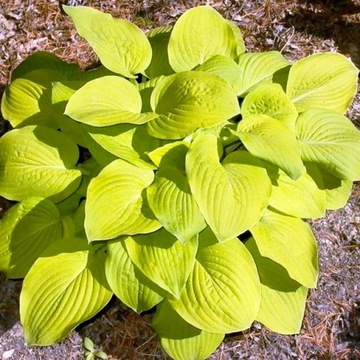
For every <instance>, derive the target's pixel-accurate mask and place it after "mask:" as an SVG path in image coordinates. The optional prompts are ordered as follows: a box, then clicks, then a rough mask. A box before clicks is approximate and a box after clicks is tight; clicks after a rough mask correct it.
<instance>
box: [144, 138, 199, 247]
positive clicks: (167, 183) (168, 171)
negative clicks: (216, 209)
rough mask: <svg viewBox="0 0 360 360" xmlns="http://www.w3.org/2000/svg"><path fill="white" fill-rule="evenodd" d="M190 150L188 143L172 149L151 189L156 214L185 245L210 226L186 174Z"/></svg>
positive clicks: (150, 202)
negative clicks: (187, 154) (202, 213)
mask: <svg viewBox="0 0 360 360" xmlns="http://www.w3.org/2000/svg"><path fill="white" fill-rule="evenodd" d="M187 151H188V145H186V143H184V142H181V143H180V144H178V145H177V146H176V147H172V148H170V150H169V151H168V152H166V153H165V155H163V157H162V160H161V163H160V167H159V170H158V171H157V173H156V178H155V181H154V183H153V184H152V185H151V186H150V187H149V188H148V189H147V198H148V201H149V206H150V208H151V210H152V211H153V212H154V214H155V216H156V217H157V218H158V220H159V221H160V222H161V224H162V225H163V226H164V228H165V229H166V230H168V231H169V232H170V233H172V234H173V235H175V236H176V237H177V238H178V239H179V240H180V241H181V242H182V243H184V244H185V243H187V242H188V241H190V240H191V239H192V238H193V237H194V236H195V235H196V234H198V233H199V232H200V231H201V230H203V229H204V228H205V227H206V224H205V221H204V218H203V216H202V215H201V212H200V210H199V207H198V205H197V204H196V201H195V199H194V197H193V196H192V194H191V191H190V187H189V182H188V179H187V176H186V174H185V155H186V153H187ZM177 157H178V158H179V161H178V162H176V161H175V159H176V158H177Z"/></svg>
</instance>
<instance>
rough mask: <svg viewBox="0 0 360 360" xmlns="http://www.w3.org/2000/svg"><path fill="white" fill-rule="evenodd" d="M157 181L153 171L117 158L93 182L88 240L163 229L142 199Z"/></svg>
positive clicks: (87, 206)
mask: <svg viewBox="0 0 360 360" xmlns="http://www.w3.org/2000/svg"><path fill="white" fill-rule="evenodd" d="M153 180H154V173H153V171H152V170H149V169H144V168H139V167H137V166H134V165H131V164H129V163H128V162H126V161H124V160H121V159H118V160H115V161H113V162H112V163H110V164H109V165H108V166H106V167H105V168H104V169H103V170H102V171H101V172H100V174H99V175H98V176H97V177H96V178H94V179H92V180H91V182H90V184H89V187H88V192H87V201H86V218H85V229H86V234H87V238H88V239H89V241H93V240H108V239H113V238H115V237H117V236H120V235H133V234H141V233H148V232H152V231H155V230H157V229H159V228H160V227H161V225H160V223H159V222H158V221H157V220H155V218H154V216H153V214H152V213H151V211H150V210H149V209H148V207H147V205H146V203H144V200H143V191H144V189H145V188H147V187H148V186H149V185H150V184H151V183H152V182H153Z"/></svg>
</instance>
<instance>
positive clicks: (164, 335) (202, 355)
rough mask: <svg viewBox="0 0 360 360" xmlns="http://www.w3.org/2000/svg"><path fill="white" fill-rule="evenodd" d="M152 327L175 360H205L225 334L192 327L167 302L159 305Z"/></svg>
mask: <svg viewBox="0 0 360 360" xmlns="http://www.w3.org/2000/svg"><path fill="white" fill-rule="evenodd" d="M152 325H153V327H154V329H155V331H156V333H157V334H158V336H159V337H160V343H161V346H162V347H163V348H164V349H165V351H166V352H167V353H168V354H169V355H170V356H171V357H172V358H173V359H192V360H205V359H207V358H208V357H209V356H210V355H211V353H212V352H213V351H215V349H216V348H217V347H218V346H219V345H220V343H221V342H222V341H223V339H224V334H214V333H210V332H206V331H204V330H200V329H197V328H196V327H194V326H192V325H190V324H189V323H187V322H186V321H185V320H184V319H183V318H182V317H181V316H179V314H178V313H177V312H176V311H174V310H173V309H172V307H171V306H170V305H169V303H168V302H167V301H164V302H163V303H161V304H160V305H159V307H158V309H157V311H156V314H155V316H154V319H153V324H152Z"/></svg>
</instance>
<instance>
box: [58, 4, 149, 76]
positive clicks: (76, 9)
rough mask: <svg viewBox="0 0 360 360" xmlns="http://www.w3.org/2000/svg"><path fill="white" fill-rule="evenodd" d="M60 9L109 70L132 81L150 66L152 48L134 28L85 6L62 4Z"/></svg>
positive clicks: (140, 32)
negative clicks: (69, 18)
mask: <svg viewBox="0 0 360 360" xmlns="http://www.w3.org/2000/svg"><path fill="white" fill-rule="evenodd" d="M63 9H64V11H65V12H66V13H67V14H68V15H69V16H70V17H71V19H72V21H73V22H74V23H75V26H76V29H77V31H78V33H79V35H80V36H82V37H83V38H85V39H86V40H87V41H88V43H89V44H90V45H91V47H92V48H93V49H94V51H95V53H96V55H97V56H98V57H99V58H100V61H101V62H102V64H103V65H104V66H106V67H107V68H108V69H109V70H111V71H113V72H115V73H117V74H120V75H123V76H126V77H129V78H134V77H135V74H138V73H142V72H144V71H145V69H146V68H147V67H148V66H149V64H150V61H151V46H150V43H149V41H148V39H147V38H146V35H145V34H144V33H143V32H142V31H141V30H140V29H139V28H138V27H137V26H136V25H134V24H132V23H131V22H129V21H127V20H123V19H114V18H113V17H112V16H111V15H110V14H105V13H102V12H101V11H99V10H96V9H93V8H90V7H86V6H65V5H63Z"/></svg>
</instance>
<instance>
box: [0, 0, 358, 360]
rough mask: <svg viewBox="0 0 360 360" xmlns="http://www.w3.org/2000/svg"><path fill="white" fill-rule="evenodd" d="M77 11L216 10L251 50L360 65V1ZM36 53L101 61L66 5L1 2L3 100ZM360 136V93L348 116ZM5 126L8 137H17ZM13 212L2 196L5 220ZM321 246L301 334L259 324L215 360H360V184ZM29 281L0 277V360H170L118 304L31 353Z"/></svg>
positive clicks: (158, 21)
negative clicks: (25, 292)
mask: <svg viewBox="0 0 360 360" xmlns="http://www.w3.org/2000/svg"><path fill="white" fill-rule="evenodd" d="M62 2H67V3H76V2H77V3H78V4H80V3H81V4H83V5H88V6H92V7H95V8H97V9H100V10H103V11H105V12H109V13H111V14H112V15H114V16H116V17H122V18H126V19H128V20H131V21H133V22H135V23H136V24H137V25H138V26H140V27H142V28H143V29H150V28H153V27H156V26H159V25H164V24H171V23H174V22H175V20H176V19H177V18H178V17H179V16H180V15H181V14H182V13H183V12H184V11H185V10H186V9H187V8H191V7H193V6H196V5H199V4H204V3H208V4H210V5H212V6H213V7H215V8H216V9H217V10H218V11H219V12H221V13H222V14H223V15H224V16H225V17H226V18H228V19H232V20H233V21H235V22H236V23H237V25H238V26H239V27H240V29H241V30H242V32H243V35H244V38H245V42H246V45H247V49H248V50H249V51H264V50H279V51H281V52H282V53H283V54H284V55H285V56H286V57H287V58H288V59H290V60H296V59H299V58H302V57H304V56H306V55H308V54H312V53H314V52H323V51H337V52H340V53H342V54H344V55H346V56H348V57H351V59H352V61H353V62H354V63H355V65H356V66H357V67H360V1H358V0H333V1H331V0H314V1H305V0H295V1H287V0H264V1H260V0H254V1H252V0H243V1H233V0H225V1H215V0H214V1H196V0H191V1H165V0H148V1H146V0H141V1H126V0H123V1H121V2H120V1H113V0H105V1H95V0H88V1H86V0H82V1H80V0H78V1H70V0H69V1H62ZM37 50H45V51H50V52H53V53H55V54H56V55H58V56H60V57H62V58H63V59H65V60H67V61H69V62H76V63H78V64H79V65H80V66H81V67H83V68H86V67H89V66H94V64H95V63H96V62H97V58H96V56H95V55H94V53H93V52H92V50H91V49H90V48H89V46H88V45H87V44H86V43H85V42H84V41H83V40H82V39H80V38H79V37H78V36H77V34H76V31H75V29H74V26H73V25H72V24H71V22H70V21H69V19H67V18H66V17H65V15H63V14H62V13H61V11H60V7H59V2H58V1H57V0H39V1H35V0H25V1H23V0H2V1H1V3H0V96H1V92H2V91H3V89H4V87H5V86H6V85H7V84H8V83H9V79H10V73H11V70H12V69H14V68H15V67H16V66H17V65H18V64H19V62H20V61H21V60H23V59H24V58H26V57H27V56H28V55H30V54H31V53H33V52H35V51H37ZM348 116H349V117H350V119H351V120H352V121H353V122H354V123H355V124H356V125H357V126H358V127H359V128H360V94H359V93H358V94H357V97H356V99H355V101H354V103H353V105H352V107H351V109H350V110H349V112H348ZM8 128H9V127H8V124H7V123H6V122H4V121H3V120H1V119H0V136H1V134H3V133H4V132H6V131H7V130H8ZM9 206H10V204H9V203H8V202H7V201H5V200H4V199H1V198H0V214H2V213H3V212H4V211H5V210H6V208H8V207H9ZM311 225H312V228H313V231H314V233H315V235H316V238H317V239H318V245H319V260H320V276H319V281H318V286H317V288H316V289H314V290H312V291H311V292H310V295H309V298H308V301H307V309H306V313H305V318H304V322H303V327H302V330H301V332H300V334H298V335H293V336H282V335H277V334H275V333H273V332H271V331H269V330H267V329H266V328H264V327H262V326H261V325H260V324H257V323H255V324H254V325H253V326H252V328H251V329H249V330H247V331H244V332H242V333H239V334H234V335H231V336H228V337H226V339H225V341H224V342H223V344H222V345H221V346H220V348H219V349H218V350H217V351H216V353H214V354H213V355H212V356H211V359H212V360H215V359H216V360H218V359H223V360H225V359H254V360H258V359H277V360H283V359H284V360H285V359H304V360H305V359H306V360H308V359H314V360H315V359H319V360H327V359H329V360H330V359H334V360H337V359H349V360H356V359H360V185H359V184H355V185H354V188H353V192H352V196H351V198H350V200H349V202H348V204H347V205H346V206H345V207H344V209H342V210H338V211H329V212H328V213H327V215H326V217H325V218H324V219H321V220H316V221H313V222H312V224H311ZM20 290H21V282H20V281H10V280H7V279H6V278H5V277H4V276H3V275H1V274H0V358H1V359H11V360H19V359H24V360H33V359H49V360H52V359H54V360H60V359H84V351H83V348H82V341H83V338H84V337H85V336H87V337H89V338H91V339H92V340H93V341H94V343H95V344H97V345H98V346H100V347H101V348H102V349H103V351H105V352H106V353H107V354H108V355H109V358H110V359H124V360H125V359H126V360H130V359H166V358H167V357H166V355H165V354H164V352H163V351H162V350H161V348H160V347H159V344H158V340H157V338H156V335H155V334H154V332H153V330H152V329H151V317H152V314H151V313H149V314H144V315H137V314H135V313H134V312H132V311H130V310H129V309H127V308H126V307H125V306H123V305H122V304H121V303H120V302H119V301H117V300H114V301H113V302H112V303H111V304H109V305H108V306H107V308H106V309H105V310H104V311H103V312H102V313H101V314H99V315H98V316H97V318H96V319H93V320H92V321H90V322H88V323H87V324H84V325H82V326H81V327H79V328H78V329H76V331H74V332H72V333H71V334H70V336H69V337H68V338H67V339H65V340H64V341H62V342H61V343H60V344H58V345H55V346H49V347H37V348H36V347H35V348H29V347H27V346H26V344H25V343H24V338H23V335H22V329H21V325H20V323H19V312H18V298H19V293H20Z"/></svg>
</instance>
